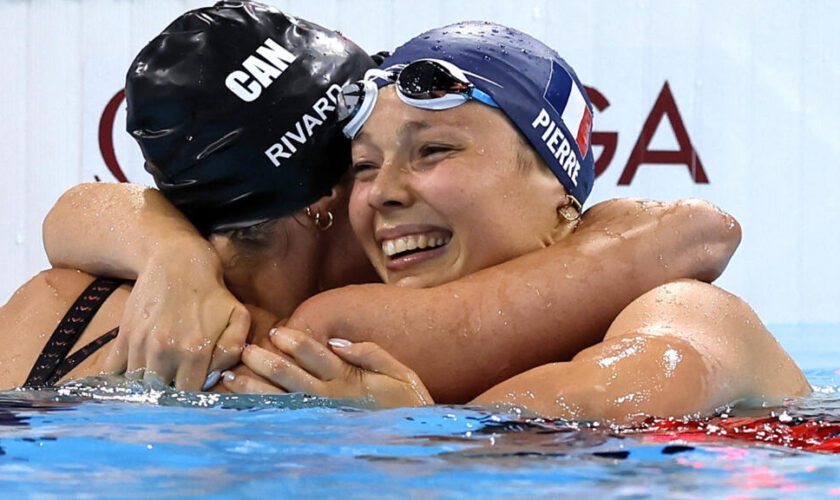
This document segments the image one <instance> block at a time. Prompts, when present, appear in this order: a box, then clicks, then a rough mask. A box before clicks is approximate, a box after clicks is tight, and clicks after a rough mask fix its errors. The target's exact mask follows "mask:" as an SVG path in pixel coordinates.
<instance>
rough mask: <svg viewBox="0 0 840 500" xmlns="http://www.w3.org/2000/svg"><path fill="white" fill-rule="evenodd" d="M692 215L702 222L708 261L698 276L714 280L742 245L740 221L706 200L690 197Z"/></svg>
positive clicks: (702, 240) (702, 238) (703, 245)
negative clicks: (691, 198)
mask: <svg viewBox="0 0 840 500" xmlns="http://www.w3.org/2000/svg"><path fill="white" fill-rule="evenodd" d="M687 203H688V204H689V208H690V211H691V213H692V214H694V216H695V217H697V218H698V219H699V220H700V222H701V225H702V230H701V231H700V241H699V243H700V244H701V246H702V248H703V252H702V254H701V255H702V256H703V259H704V260H705V261H706V263H705V265H704V266H702V267H703V272H702V273H701V276H700V277H699V279H700V280H701V281H706V282H712V281H714V280H715V279H717V278H718V277H719V276H720V275H721V274H722V273H723V271H724V269H726V266H727V265H728V264H729V260H730V259H731V258H732V256H733V255H734V254H735V251H736V250H737V249H738V245H740V244H741V236H742V234H741V224H740V223H738V221H737V220H736V219H735V217H733V216H732V215H731V214H729V213H727V212H725V211H723V210H721V209H720V208H718V207H717V206H715V205H713V204H712V203H710V202H708V201H705V200H697V199H693V200H688V201H687Z"/></svg>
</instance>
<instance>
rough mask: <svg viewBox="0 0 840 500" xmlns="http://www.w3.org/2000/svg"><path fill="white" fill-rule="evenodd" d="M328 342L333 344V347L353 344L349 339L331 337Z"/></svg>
mask: <svg viewBox="0 0 840 500" xmlns="http://www.w3.org/2000/svg"><path fill="white" fill-rule="evenodd" d="M327 343H328V344H329V345H331V346H333V347H339V348H341V347H350V346H351V345H353V342H350V341H349V340H347V339H330V340H328V341H327Z"/></svg>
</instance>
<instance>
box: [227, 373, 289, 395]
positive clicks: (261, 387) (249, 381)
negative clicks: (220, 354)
mask: <svg viewBox="0 0 840 500" xmlns="http://www.w3.org/2000/svg"><path fill="white" fill-rule="evenodd" d="M222 385H223V386H224V387H225V389H227V390H229V391H230V392H235V393H237V394H286V391H284V390H283V389H281V388H279V387H277V386H274V385H272V384H271V383H269V382H267V381H265V380H264V379H262V378H260V377H258V376H256V375H253V372H251V370H248V369H247V368H245V367H238V368H236V369H235V370H229V371H226V372H224V373H223V374H222Z"/></svg>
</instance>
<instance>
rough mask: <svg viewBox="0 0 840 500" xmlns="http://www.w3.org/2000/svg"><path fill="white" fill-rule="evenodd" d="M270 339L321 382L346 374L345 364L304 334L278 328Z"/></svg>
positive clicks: (272, 332)
mask: <svg viewBox="0 0 840 500" xmlns="http://www.w3.org/2000/svg"><path fill="white" fill-rule="evenodd" d="M269 338H270V339H271V343H272V345H274V347H276V348H277V349H279V350H280V351H281V352H283V353H284V354H287V355H288V356H290V357H291V358H293V359H294V360H295V362H296V363H297V364H298V365H299V366H300V367H301V368H303V369H304V370H306V371H307V372H309V373H310V374H312V375H314V376H315V377H317V378H319V379H321V380H325V381H328V380H332V379H334V378H336V377H339V376H341V374H343V373H344V366H345V365H344V362H342V361H341V359H340V358H339V357H338V356H336V355H335V354H334V353H333V352H332V351H330V349H328V348H327V346H325V345H323V344H321V343H320V342H318V341H316V340H314V339H312V338H311V337H309V336H308V335H307V334H305V333H303V332H300V331H298V330H293V329H291V328H285V327H282V326H278V327H275V328H273V329H272V330H271V333H269Z"/></svg>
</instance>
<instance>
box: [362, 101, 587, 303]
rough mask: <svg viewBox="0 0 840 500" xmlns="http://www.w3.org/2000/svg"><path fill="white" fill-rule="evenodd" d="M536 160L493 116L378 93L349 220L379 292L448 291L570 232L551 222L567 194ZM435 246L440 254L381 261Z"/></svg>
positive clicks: (484, 109)
mask: <svg viewBox="0 0 840 500" xmlns="http://www.w3.org/2000/svg"><path fill="white" fill-rule="evenodd" d="M539 161H540V160H539V159H538V158H537V157H536V155H535V154H534V153H533V152H532V150H531V149H530V148H529V147H527V146H525V145H524V144H523V143H522V142H520V140H519V137H518V136H517V134H516V132H515V131H514V129H513V126H512V125H511V124H510V122H509V121H508V120H507V118H506V117H505V116H504V115H503V114H502V113H501V112H500V111H498V110H495V109H492V108H490V107H488V106H485V105H482V104H479V103H474V102H470V103H467V104H464V105H462V106H458V107H456V108H453V109H451V110H447V111H445V112H437V111H428V110H423V109H418V108H414V107H411V106H408V105H405V104H403V103H402V102H401V101H400V100H399V99H398V98H397V96H396V94H395V92H394V89H393V87H385V88H383V89H382V91H381V92H380V95H379V99H378V101H377V105H376V108H375V110H374V112H373V114H372V116H371V118H370V119H369V120H368V122H367V123H366V124H365V126H364V128H363V129H362V130H361V132H360V134H359V136H358V138H357V139H356V140H354V142H353V167H352V168H353V171H354V173H355V184H354V186H353V191H352V194H351V197H350V221H351V224H352V225H353V229H354V232H355V233H356V236H357V238H358V239H359V241H360V242H361V243H362V247H363V248H364V250H365V253H366V254H367V256H368V258H369V259H370V260H371V262H372V263H373V264H374V267H375V268H376V270H377V272H379V274H380V276H381V277H382V279H383V281H385V282H386V283H389V284H395V285H399V286H406V287H413V288H422V287H429V286H435V285H439V284H442V283H448V282H450V281H453V280H455V279H457V278H459V277H462V276H465V275H467V274H472V273H474V272H476V271H478V270H481V269H485V268H487V267H491V266H494V265H496V264H499V263H501V262H505V261H508V260H511V259H513V258H515V257H518V256H520V255H524V254H527V253H530V252H533V251H535V250H538V249H540V248H544V247H546V246H549V245H550V244H552V243H553V242H555V241H557V240H558V239H560V238H561V237H563V236H565V235H566V234H567V233H568V232H569V231H570V230H571V225H570V224H569V223H568V222H567V221H565V220H564V219H562V218H558V216H557V210H558V209H559V208H560V207H563V206H565V205H566V204H567V203H568V201H567V198H566V196H565V190H564V189H563V186H562V185H561V184H560V183H559V182H558V181H557V179H556V178H555V177H554V175H553V174H552V173H551V172H550V171H549V170H548V169H547V168H544V167H540V166H538V164H539V163H538V162H539ZM523 163H524V165H523ZM434 240H438V243H441V240H442V243H443V245H442V246H437V247H435V248H427V249H425V250H424V249H416V250H414V251H413V252H412V251H409V252H405V253H397V254H396V255H388V253H390V252H393V251H394V250H395V249H396V250H400V249H403V247H401V246H399V245H401V244H402V245H403V246H405V245H406V244H407V245H409V247H408V248H411V245H412V244H414V245H417V244H418V243H419V244H420V246H424V245H426V242H427V241H434ZM388 245H393V246H395V247H396V248H391V249H388V248H387V247H388ZM388 250H390V252H389V251H388Z"/></svg>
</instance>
